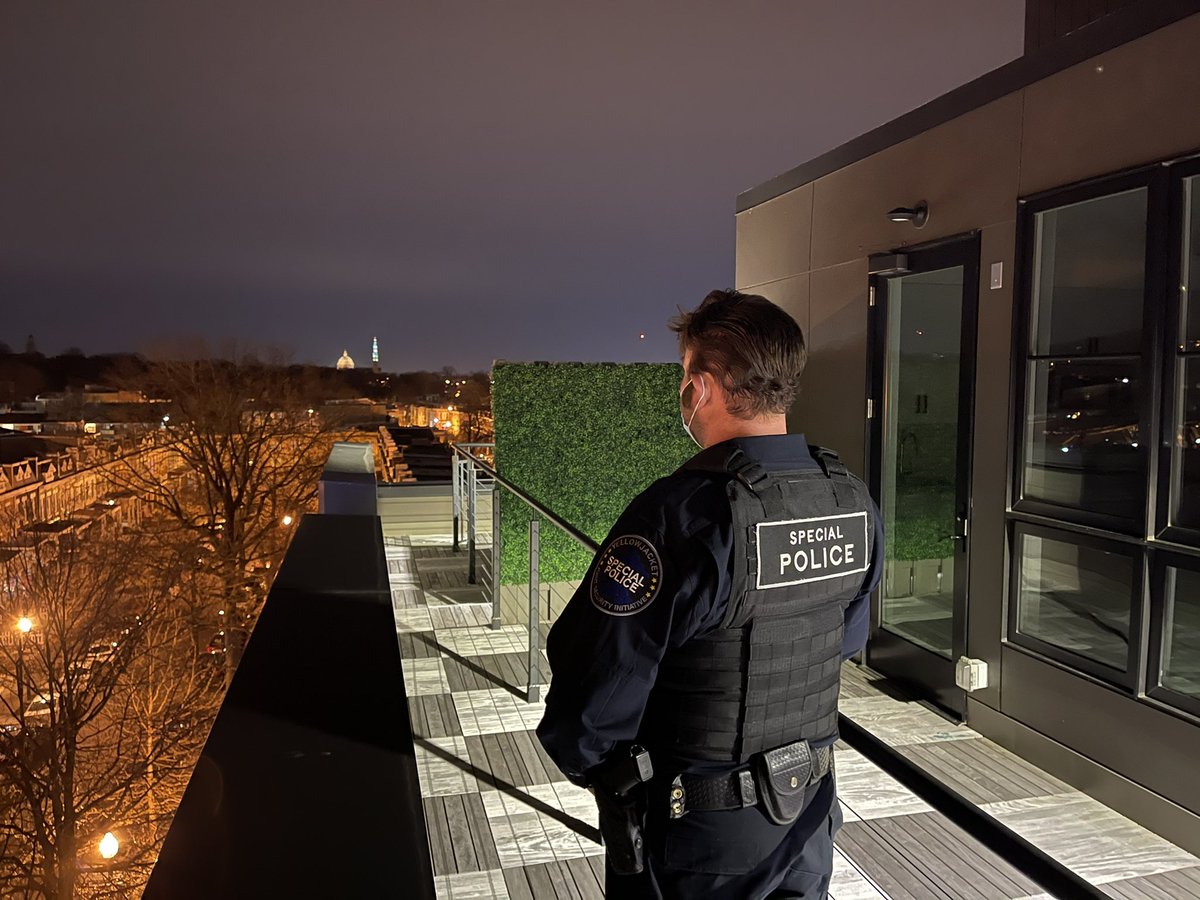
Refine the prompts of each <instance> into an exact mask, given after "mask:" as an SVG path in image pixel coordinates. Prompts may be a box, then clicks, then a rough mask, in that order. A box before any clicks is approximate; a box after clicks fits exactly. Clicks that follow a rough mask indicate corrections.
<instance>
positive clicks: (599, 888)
mask: <svg viewBox="0 0 1200 900" xmlns="http://www.w3.org/2000/svg"><path fill="white" fill-rule="evenodd" d="M566 867H567V868H568V869H569V870H570V872H571V875H572V877H573V878H574V879H575V887H576V888H577V889H578V890H579V894H580V896H581V897H583V900H604V885H603V883H602V881H601V879H600V878H598V877H597V876H596V871H595V870H594V869H593V868H592V867H591V865H589V864H588V861H587V859H586V858H585V857H582V856H581V857H577V858H575V859H569V860H567V861H566Z"/></svg>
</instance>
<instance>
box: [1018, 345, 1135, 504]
mask: <svg viewBox="0 0 1200 900" xmlns="http://www.w3.org/2000/svg"><path fill="white" fill-rule="evenodd" d="M1029 385H1030V387H1029V401H1028V405H1027V413H1026V423H1025V436H1026V437H1025V490H1024V496H1026V497H1028V498H1030V499H1036V500H1042V501H1045V502H1047V503H1054V504H1057V505H1060V506H1066V507H1070V508H1071V509H1079V510H1088V511H1091V512H1097V513H1103V514H1106V515H1113V516H1119V517H1121V518H1128V519H1134V518H1138V517H1139V516H1140V515H1141V513H1142V511H1143V507H1144V504H1145V479H1144V477H1143V475H1142V469H1141V463H1140V455H1139V453H1138V448H1139V445H1140V442H1139V433H1138V419H1139V404H1140V397H1139V387H1140V384H1139V377H1138V363H1137V361H1136V360H1133V361H1129V362H1126V361H1115V362H1111V361H1089V360H1087V359H1083V360H1073V359H1069V360H1059V361H1034V362H1032V363H1031V364H1030V372H1029Z"/></svg>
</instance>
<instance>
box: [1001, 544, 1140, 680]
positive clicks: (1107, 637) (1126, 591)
mask: <svg viewBox="0 0 1200 900" xmlns="http://www.w3.org/2000/svg"><path fill="white" fill-rule="evenodd" d="M1016 536H1017V540H1016V545H1015V548H1014V555H1015V557H1016V579H1015V581H1016V584H1017V590H1016V600H1017V602H1016V606H1015V613H1016V623H1015V624H1016V629H1015V635H1016V636H1017V638H1018V641H1019V642H1020V643H1024V644H1026V645H1030V646H1033V648H1034V649H1037V650H1041V651H1042V652H1044V653H1046V654H1047V655H1049V656H1052V657H1056V658H1061V659H1069V656H1068V654H1069V655H1073V656H1075V657H1077V658H1078V660H1077V664H1079V665H1081V667H1082V668H1085V669H1086V670H1088V671H1089V672H1093V673H1096V674H1101V675H1108V676H1110V677H1112V678H1113V679H1114V680H1117V681H1121V682H1124V681H1126V680H1127V679H1126V678H1125V677H1124V673H1127V672H1128V671H1129V656H1130V653H1129V649H1130V644H1131V633H1130V623H1131V621H1132V611H1133V606H1134V598H1135V595H1136V592H1137V589H1138V588H1139V587H1140V577H1139V573H1138V564H1139V559H1135V557H1134V556H1133V555H1132V554H1131V553H1130V552H1128V550H1126V549H1125V548H1124V547H1122V546H1121V545H1119V544H1106V543H1104V542H1102V541H1095V540H1086V539H1083V540H1081V539H1080V538H1079V537H1077V536H1073V535H1068V534H1064V533H1060V532H1056V531H1053V530H1050V529H1045V528H1036V527H1031V526H1023V525H1018V526H1017V528H1016ZM1139 556H1140V554H1139Z"/></svg>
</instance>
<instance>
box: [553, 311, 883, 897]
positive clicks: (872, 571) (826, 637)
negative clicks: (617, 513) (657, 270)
mask: <svg viewBox="0 0 1200 900" xmlns="http://www.w3.org/2000/svg"><path fill="white" fill-rule="evenodd" d="M671 327H672V329H673V330H674V331H676V332H677V333H678V334H679V343H680V351H681V354H682V356H683V370H684V374H683V383H682V385H681V387H680V411H681V415H682V418H683V426H684V428H685V429H687V431H688V433H689V434H690V435H691V436H692V437H693V439H694V440H695V441H696V443H697V444H698V445H699V446H700V447H701V448H702V452H700V453H698V454H697V455H696V456H694V457H693V458H692V459H691V460H689V461H688V462H687V463H685V464H684V465H683V467H682V468H680V469H679V470H678V471H677V472H675V473H674V474H673V475H670V476H668V477H666V478H662V479H660V480H658V481H656V482H655V483H654V484H652V485H651V486H650V487H649V488H647V489H646V490H645V491H644V492H643V493H642V494H641V495H640V496H638V497H637V498H636V499H635V500H634V501H633V502H632V503H630V504H629V506H628V508H627V509H626V510H625V512H624V513H623V514H622V515H621V517H620V519H618V521H617V523H616V525H615V526H614V527H613V529H612V531H611V532H610V534H609V536H608V538H607V540H606V541H605V543H604V545H603V547H602V548H601V550H600V552H599V554H598V555H597V556H596V559H595V560H594V561H593V563H592V566H591V568H590V570H589V572H588V574H587V577H586V578H585V580H584V581H583V583H582V584H581V586H580V588H579V590H578V591H577V592H576V593H575V595H574V597H572V599H571V601H570V602H569V603H568V604H567V606H566V608H565V609H564V610H563V613H562V615H561V617H560V618H559V620H558V622H557V623H555V625H554V627H553V628H552V629H551V631H550V636H549V638H548V641H547V651H548V653H549V658H550V667H551V670H552V672H553V679H552V682H551V687H550V691H549V694H548V696H547V698H546V714H545V717H544V718H543V719H542V722H541V724H540V725H539V726H538V737H539V738H540V739H541V742H542V744H543V745H544V746H545V748H546V750H547V752H548V753H549V754H550V756H551V757H552V758H553V759H554V761H555V762H556V763H557V764H558V766H559V767H560V768H561V769H562V770H563V772H564V773H566V775H567V776H568V777H569V778H570V779H571V780H572V781H574V782H575V783H577V784H581V785H585V786H587V787H589V788H591V789H592V790H593V792H594V793H596V795H597V800H598V802H599V804H600V819H601V831H602V832H603V834H604V839H605V844H606V846H607V851H608V861H607V862H608V865H607V872H606V877H607V894H608V896H609V897H665V898H685V897H686V898H711V900H721V898H737V900H746V898H764V897H774V898H783V897H798V898H799V897H802V898H813V897H821V898H823V897H825V896H826V889H827V887H828V884H829V878H830V873H831V869H832V865H833V835H834V833H835V832H836V830H837V828H838V827H839V826H840V824H841V815H840V811H839V808H838V805H837V803H836V796H835V790H834V780H833V772H832V756H833V752H832V744H833V742H834V740H835V739H836V736H837V695H838V684H839V674H840V667H841V663H842V660H843V658H845V657H848V656H851V655H853V654H854V653H856V652H858V651H859V650H860V649H861V648H862V647H863V645H864V644H865V643H866V639H867V631H868V609H869V601H868V598H869V595H870V593H871V591H872V590H874V588H875V585H876V584H877V583H878V581H879V574H880V571H881V569H882V553H883V539H882V532H881V528H880V525H879V518H878V513H877V511H876V509H875V506H874V504H873V503H872V501H871V499H870V497H869V495H868V493H867V490H866V488H865V487H864V485H863V484H862V482H861V481H859V480H858V479H857V478H855V477H853V476H852V475H850V474H849V473H848V472H847V471H846V468H845V466H843V465H842V464H841V463H840V462H839V461H838V459H837V457H836V456H835V455H834V454H833V453H830V452H829V451H824V450H820V449H819V448H811V447H809V445H808V444H807V443H806V442H805V439H804V437H803V436H802V435H789V434H787V433H786V431H787V428H786V421H785V413H786V411H787V409H788V407H789V406H790V405H791V404H792V401H793V400H794V399H795V396H796V392H797V389H798V387H799V381H800V374H801V372H802V370H803V368H804V363H805V359H806V356H807V354H806V350H805V346H804V338H803V335H802V334H801V331H800V328H799V327H798V326H797V325H796V323H795V321H793V320H792V318H791V317H790V316H788V315H787V314H786V313H785V312H783V310H781V309H780V308H779V307H777V306H775V305H773V304H772V303H770V302H769V301H768V300H766V299H764V298H762V297H759V296H754V295H744V294H740V293H737V292H733V291H714V292H713V293H711V294H709V295H708V296H707V297H706V298H705V299H704V302H703V303H701V304H700V306H699V307H698V308H697V309H695V310H694V311H693V312H690V313H681V314H680V315H679V316H678V317H676V318H675V319H674V320H673V321H672V323H671ZM824 388H825V389H829V386H824ZM618 785H619V786H618ZM639 832H640V834H639Z"/></svg>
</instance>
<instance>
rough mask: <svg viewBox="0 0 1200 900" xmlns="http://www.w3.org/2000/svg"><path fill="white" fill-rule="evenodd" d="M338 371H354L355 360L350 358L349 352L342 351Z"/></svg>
mask: <svg viewBox="0 0 1200 900" xmlns="http://www.w3.org/2000/svg"><path fill="white" fill-rule="evenodd" d="M337 367H338V369H353V368H354V360H353V359H351V358H350V353H349V351H347V350H343V351H342V355H341V358H340V359H338V361H337Z"/></svg>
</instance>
